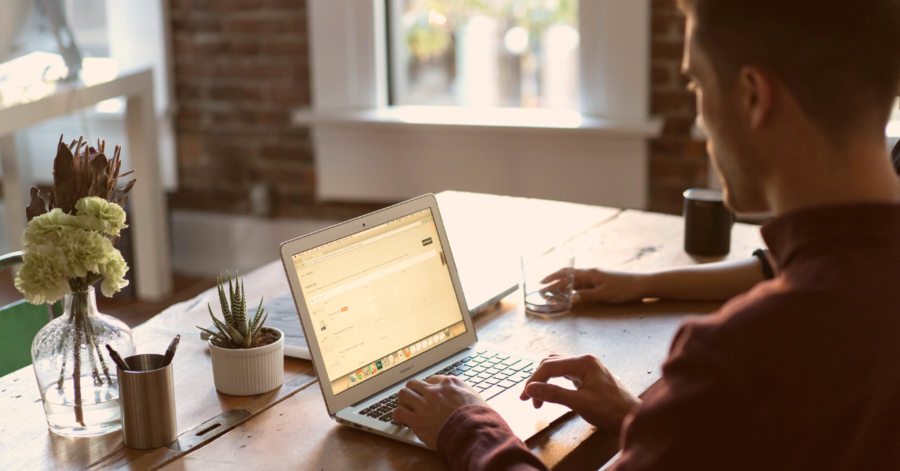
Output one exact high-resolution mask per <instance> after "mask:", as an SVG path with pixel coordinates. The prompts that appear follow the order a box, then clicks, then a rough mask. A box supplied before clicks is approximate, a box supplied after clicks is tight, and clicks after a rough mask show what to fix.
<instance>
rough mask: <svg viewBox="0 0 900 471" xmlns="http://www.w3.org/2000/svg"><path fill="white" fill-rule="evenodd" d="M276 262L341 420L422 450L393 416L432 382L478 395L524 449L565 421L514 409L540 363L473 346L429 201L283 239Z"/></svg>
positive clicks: (556, 410)
mask: <svg viewBox="0 0 900 471" xmlns="http://www.w3.org/2000/svg"><path fill="white" fill-rule="evenodd" d="M281 259H282V262H283V263H284V268H285V273H286V275H287V278H288V281H289V283H290V285H291V291H292V293H293V297H294V301H295V303H296V305H297V311H298V313H299V315H300V321H301V324H302V326H303V330H304V333H305V336H306V338H307V341H308V343H309V350H310V355H311V357H312V362H313V365H314V366H315V370H316V375H317V376H318V379H319V385H320V387H321V389H322V395H323V396H324V398H325V404H326V406H327V408H328V413H329V414H330V415H331V417H332V418H333V419H335V420H336V421H337V422H339V423H341V424H345V425H349V426H352V427H354V428H357V429H361V430H365V431H369V432H372V433H376V434H379V435H383V436H387V437H391V438H394V439H397V440H401V441H404V442H407V443H412V444H415V445H418V446H422V447H424V446H425V445H424V444H423V443H422V442H421V441H419V439H418V438H417V437H416V436H415V434H413V432H412V431H411V430H409V429H407V428H405V427H402V426H400V425H397V424H394V423H393V422H392V421H391V412H392V411H393V409H394V408H396V406H397V392H398V391H399V390H400V389H402V388H403V387H404V385H405V384H406V382H407V381H409V380H410V379H412V378H420V379H424V378H427V377H429V376H431V375H435V374H445V375H454V376H457V377H459V378H460V379H463V380H464V381H466V382H467V383H468V384H470V385H471V386H473V387H474V388H475V389H476V390H478V391H480V394H481V395H482V397H483V398H485V399H486V400H487V401H488V404H490V405H491V406H492V407H493V408H494V409H496V410H497V411H498V412H499V413H500V415H501V416H503V418H504V419H505V420H506V421H507V422H508V423H509V424H510V426H511V427H512V429H513V431H514V432H515V433H516V435H517V436H518V437H519V438H521V439H523V440H525V439H528V438H529V437H531V436H532V435H534V434H536V433H537V432H539V431H541V430H543V429H544V428H546V427H547V426H548V425H549V424H550V423H551V422H553V421H554V420H556V419H557V418H559V417H561V416H562V415H563V414H565V413H566V412H568V409H567V408H565V407H562V406H558V405H555V404H545V405H544V406H543V407H542V408H540V409H535V408H534V407H533V406H532V405H531V402H530V401H527V402H526V401H521V400H519V394H520V393H521V392H522V389H523V388H524V386H525V380H526V379H528V378H529V377H530V376H531V373H532V371H533V370H534V368H535V367H536V366H537V360H536V359H535V358H534V357H531V356H529V355H522V354H515V353H508V352H505V351H504V349H502V348H490V347H485V346H482V345H479V344H478V343H477V342H478V339H477V337H476V335H475V328H474V325H473V324H472V317H471V314H470V313H469V309H468V308H467V306H466V300H465V298H464V296H463V291H462V289H461V287H460V282H459V276H458V275H457V271H456V265H455V263H454V260H453V255H452V253H451V251H450V246H449V245H448V244H447V235H446V233H445V231H444V226H443V223H442V220H441V214H440V211H439V210H438V206H437V201H436V200H435V198H434V196H433V195H425V196H422V197H419V198H416V199H413V200H410V201H406V202H404V203H400V204H398V205H395V206H392V207H389V208H386V209H383V210H381V211H377V212H374V213H371V214H368V215H366V216H362V217H360V218H357V219H353V220H351V221H347V222H345V223H343V224H339V225H336V226H332V227H330V228H327V229H324V230H322V231H319V232H314V233H312V234H308V235H306V236H303V237H300V238H297V239H293V240H290V241H287V242H285V243H283V244H282V245H281Z"/></svg>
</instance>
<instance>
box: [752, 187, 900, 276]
mask: <svg viewBox="0 0 900 471" xmlns="http://www.w3.org/2000/svg"><path fill="white" fill-rule="evenodd" d="M762 236H763V239H764V240H765V241H766V245H767V246H768V247H769V250H770V251H771V253H772V256H773V257H775V261H776V262H777V263H778V268H779V270H784V269H785V268H787V267H788V264H789V263H791V260H792V259H793V258H794V256H795V255H797V253H798V252H800V251H802V250H804V249H806V248H808V247H811V246H813V245H818V244H823V243H834V242H844V241H845V242H852V243H853V244H863V245H865V244H867V243H871V242H876V241H885V240H892V241H895V242H898V243H900V205H898V204H888V203H866V204H848V205H840V206H826V207H821V208H812V209H804V210H800V211H796V212H793V213H789V214H786V215H784V216H779V217H777V218H775V219H773V220H772V221H770V222H768V223H766V224H765V225H764V226H763V227H762Z"/></svg>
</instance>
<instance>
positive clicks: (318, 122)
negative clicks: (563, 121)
mask: <svg viewBox="0 0 900 471" xmlns="http://www.w3.org/2000/svg"><path fill="white" fill-rule="evenodd" d="M650 2H651V0H590V1H582V2H580V11H579V32H580V35H581V40H580V47H579V53H580V61H581V64H580V67H579V68H580V77H579V78H580V97H581V100H580V101H581V102H580V107H579V110H578V112H579V113H580V115H581V118H582V120H583V121H584V122H591V123H592V124H591V125H589V126H580V127H575V128H567V129H558V127H555V126H547V127H540V126H537V127H535V126H521V125H520V124H518V123H517V120H511V121H509V122H504V121H503V120H498V121H497V122H496V123H494V124H491V125H487V126H484V125H483V123H481V124H472V126H466V125H465V123H459V122H454V123H447V122H443V121H442V120H440V119H436V120H434V121H432V122H418V123H404V122H402V120H396V119H394V120H391V119H388V120H387V121H385V119H384V115H385V114H387V115H390V114H391V113H392V112H393V113H395V112H403V109H402V108H404V107H391V106H389V105H388V103H389V101H388V98H389V90H388V89H389V81H388V68H389V67H390V65H389V64H388V29H387V26H388V25H387V21H388V16H387V15H388V11H387V4H386V1H385V0H308V2H307V18H308V22H309V34H310V37H309V42H310V70H311V76H310V81H311V86H312V106H311V107H310V108H308V109H303V110H298V111H297V112H296V113H295V114H294V117H293V122H294V124H295V125H297V126H303V127H307V126H308V127H311V128H312V130H313V137H314V141H315V146H316V158H317V160H318V161H319V162H318V164H317V172H318V176H319V177H320V178H319V179H318V183H319V184H318V185H317V189H316V192H317V196H318V197H319V198H321V199H325V200H353V201H361V200H365V201H385V202H387V200H386V199H387V198H396V197H397V196H403V195H405V196H409V197H412V196H416V195H415V194H407V193H404V192H403V191H399V192H398V193H391V195H387V194H385V193H383V192H381V193H379V192H372V193H371V194H368V193H366V191H354V192H352V194H350V193H346V192H343V190H342V189H339V188H330V187H329V183H328V182H333V181H337V180H339V179H340V175H336V174H334V173H332V172H334V171H340V172H345V173H347V174H349V173H352V169H351V168H350V167H351V166H352V163H353V161H354V160H353V159H359V158H361V157H359V155H360V154H359V153H357V154H356V155H351V154H352V150H351V149H350V148H349V147H348V146H349V144H348V142H342V143H340V144H341V146H335V145H331V144H334V143H333V142H330V141H329V139H336V138H337V136H338V135H340V136H341V138H342V139H351V142H355V141H358V142H359V145H360V147H359V148H358V149H357V150H358V151H359V152H364V154H363V155H366V156H367V157H366V158H376V157H371V156H372V155H381V156H384V155H387V154H389V153H390V152H395V151H397V150H398V148H397V144H392V143H389V142H384V141H385V140H384V139H381V140H378V139H368V137H371V136H370V135H371V134H372V133H377V132H379V131H380V130H383V129H385V128H384V127H383V126H386V125H389V126H390V130H391V131H392V132H398V133H400V134H403V135H407V134H409V133H413V132H414V134H415V136H416V139H417V140H418V141H420V142H423V141H428V140H429V139H433V140H434V142H438V141H440V140H441V139H442V138H443V136H446V135H447V133H453V134H457V135H458V136H459V137H460V138H465V139H467V141H468V143H469V144H471V145H474V146H479V145H481V146H482V147H484V146H488V145H490V146H493V147H494V148H496V146H497V145H498V143H502V142H503V141H504V140H508V142H509V146H508V147H510V148H513V147H517V148H519V147H520V146H519V145H518V143H515V142H514V141H515V140H521V139H522V136H523V133H529V132H532V131H539V132H536V133H534V134H529V139H538V138H541V137H543V138H544V139H545V142H542V144H543V143H549V142H557V143H558V142H561V141H562V140H564V139H568V138H572V137H573V135H577V137H578V139H579V140H582V139H593V140H605V141H609V143H610V144H614V142H615V141H627V142H629V143H631V144H633V146H632V148H633V150H631V151H629V152H628V155H631V156H632V157H630V158H633V159H635V160H636V161H638V162H637V164H636V165H637V167H634V166H630V165H629V166H628V167H629V168H628V169H627V170H628V171H629V172H634V171H635V170H636V169H637V170H638V171H639V172H641V175H635V176H631V175H624V174H622V175H618V176H616V178H630V179H632V180H633V182H634V184H635V185H639V186H640V187H641V188H640V189H639V191H636V192H634V194H633V195H632V196H630V197H628V198H625V199H621V198H617V197H604V196H600V197H598V198H595V199H591V200H590V201H585V200H584V198H581V199H582V201H581V202H586V203H588V202H589V203H594V204H603V203H606V202H615V203H616V204H618V205H620V206H627V207H633V208H644V207H646V205H647V201H648V197H647V195H648V193H649V189H648V181H649V179H648V178H647V174H648V173H649V155H648V154H649V152H648V150H647V145H646V144H647V142H648V140H649V139H652V138H654V137H657V136H659V135H660V134H661V132H662V126H663V121H662V120H661V119H658V118H653V117H651V116H650V115H649V112H650V103H649V102H650V17H651V11H650V6H651V5H650ZM464 109H466V110H469V112H470V113H471V116H472V123H478V122H479V120H478V117H479V113H480V112H479V110H478V109H477V108H464ZM527 111H529V112H538V113H540V112H544V111H546V112H547V113H548V114H547V117H546V119H547V120H552V119H553V115H552V113H554V112H558V111H559V110H527ZM461 124H462V125H461ZM475 127H483V128H487V129H491V130H492V132H489V133H471V132H469V133H466V132H465V131H466V130H471V129H472V128H475ZM354 130H356V131H358V134H354V132H355V131H354ZM333 131H339V132H333ZM487 134H489V135H487ZM355 136H359V139H355ZM479 139H484V141H483V142H479ZM363 141H365V146H368V147H363ZM338 147H341V149H342V150H340V151H338V150H336V149H337V148H338ZM601 147H602V146H601ZM586 149H587V148H586V147H585V148H584V149H581V150H579V152H581V153H582V154H581V156H580V158H583V157H584V156H585V154H584V152H586ZM384 158H386V157H384ZM429 158H438V157H430V156H423V157H422V159H426V160H427V159H429ZM596 158H597V159H602V158H603V155H599V154H598V155H596ZM385 165H386V166H391V162H390V161H385ZM485 165H486V166H487V165H488V164H485ZM485 168H486V167H485ZM475 170H476V171H477V170H478V169H475ZM493 171H497V170H496V169H495V170H493ZM604 171H607V172H608V171H609V167H604ZM622 171H623V172H624V171H625V169H624V168H623V170H622ZM325 173H328V174H327V175H325ZM376 177H377V176H376ZM429 178H433V182H432V183H431V184H429V185H427V186H425V188H434V189H435V190H436V189H438V188H441V189H443V188H459V186H454V185H455V183H454V182H450V181H447V180H441V179H440V178H439V177H429ZM610 178H613V176H610ZM600 183H603V182H600ZM521 184H522V185H525V183H521ZM601 186H602V185H601ZM475 189H477V190H479V191H484V192H491V191H492V190H494V189H493V188H491V187H485V186H483V185H482V186H478V187H476V188H475ZM504 190H505V191H506V192H507V193H520V194H525V195H529V193H527V190H526V189H524V188H523V189H522V191H512V192H510V191H509V189H508V188H504ZM408 191H414V190H412V189H410V190H408ZM494 191H496V192H499V190H494ZM342 192H343V193H342ZM601 192H602V190H601ZM554 195H555V193H553V192H552V191H551V192H549V193H544V194H542V196H543V197H551V198H552V197H554ZM559 195H560V196H559V197H560V198H562V197H563V196H565V195H568V193H565V192H560V193H559Z"/></svg>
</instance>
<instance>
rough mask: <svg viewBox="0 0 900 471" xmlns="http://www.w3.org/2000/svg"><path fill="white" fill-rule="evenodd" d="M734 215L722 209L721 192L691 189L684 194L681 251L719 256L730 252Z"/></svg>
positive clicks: (723, 207)
mask: <svg viewBox="0 0 900 471" xmlns="http://www.w3.org/2000/svg"><path fill="white" fill-rule="evenodd" d="M733 225H734V214H732V213H731V211H729V210H728V208H726V207H725V203H724V202H723V201H722V191H721V190H710V189H706V188H691V189H690V190H687V191H685V192H684V251H685V252H687V253H689V254H692V255H703V256H710V257H713V256H721V255H728V252H729V251H730V250H731V227H732V226H733Z"/></svg>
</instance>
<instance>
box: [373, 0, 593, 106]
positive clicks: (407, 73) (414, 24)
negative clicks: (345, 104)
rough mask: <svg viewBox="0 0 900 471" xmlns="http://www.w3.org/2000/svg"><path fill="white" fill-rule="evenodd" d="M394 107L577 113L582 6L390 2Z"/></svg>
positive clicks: (559, 0)
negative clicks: (486, 108) (540, 110)
mask: <svg viewBox="0 0 900 471" xmlns="http://www.w3.org/2000/svg"><path fill="white" fill-rule="evenodd" d="M388 1H389V4H388V11H389V15H390V24H389V34H390V55H391V65H390V82H391V104H393V105H431V106H434V105H437V106H474V107H521V108H555V109H577V108H578V98H579V97H578V95H579V94H578V76H579V40H580V36H579V31H578V0H388Z"/></svg>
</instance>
